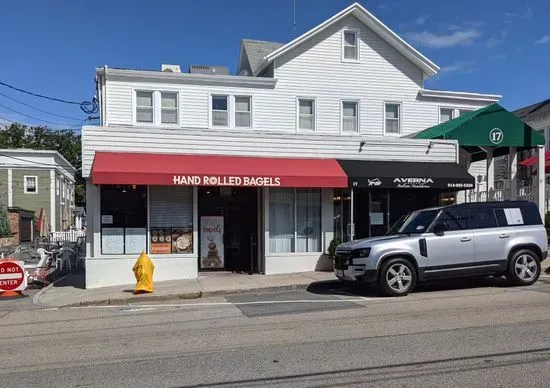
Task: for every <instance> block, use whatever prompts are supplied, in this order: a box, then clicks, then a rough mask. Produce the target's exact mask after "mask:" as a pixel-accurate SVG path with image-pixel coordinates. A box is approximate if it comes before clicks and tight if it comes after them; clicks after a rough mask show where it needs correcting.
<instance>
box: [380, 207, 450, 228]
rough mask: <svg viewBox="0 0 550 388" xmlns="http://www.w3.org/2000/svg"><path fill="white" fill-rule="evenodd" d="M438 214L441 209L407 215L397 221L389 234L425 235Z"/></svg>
mask: <svg viewBox="0 0 550 388" xmlns="http://www.w3.org/2000/svg"><path fill="white" fill-rule="evenodd" d="M438 213H439V209H433V210H424V211H416V212H411V213H407V214H405V215H404V216H403V217H401V218H400V219H399V220H397V222H396V223H395V224H394V225H393V226H392V227H391V229H390V230H389V231H388V233H387V234H401V233H403V234H413V233H424V232H426V230H427V229H428V227H429V226H430V224H431V223H432V222H433V220H434V218H435V217H436V216H437V214H438Z"/></svg>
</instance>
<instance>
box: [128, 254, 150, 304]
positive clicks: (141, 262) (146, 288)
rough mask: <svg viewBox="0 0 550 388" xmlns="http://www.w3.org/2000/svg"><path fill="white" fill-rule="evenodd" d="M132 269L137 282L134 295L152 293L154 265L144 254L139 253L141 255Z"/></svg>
mask: <svg viewBox="0 0 550 388" xmlns="http://www.w3.org/2000/svg"><path fill="white" fill-rule="evenodd" d="M132 269H133V270H134V275H135V277H136V281H137V284H136V288H135V289H134V294H140V293H144V292H153V291H154V290H155V288H154V287H153V271H154V270H155V265H154V264H153V262H152V261H151V259H150V258H149V256H147V254H146V253H145V252H141V255H139V257H138V259H137V261H136V263H135V264H134V267H133V268H132Z"/></svg>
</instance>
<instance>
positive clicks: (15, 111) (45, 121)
mask: <svg viewBox="0 0 550 388" xmlns="http://www.w3.org/2000/svg"><path fill="white" fill-rule="evenodd" d="M0 107H2V108H4V109H7V110H11V111H12V112H14V113H17V114H20V115H22V116H25V117H28V118H29V119H33V120H38V121H42V122H44V123H48V124H53V125H63V126H70V124H67V123H57V122H55V121H48V120H44V119H40V118H38V117H34V116H30V115H28V114H25V113H23V112H19V111H17V110H15V109H12V108H9V107H7V106H5V105H2V104H0Z"/></svg>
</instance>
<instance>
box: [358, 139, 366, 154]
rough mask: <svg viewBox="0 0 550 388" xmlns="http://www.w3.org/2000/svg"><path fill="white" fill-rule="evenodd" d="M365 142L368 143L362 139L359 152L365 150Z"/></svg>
mask: <svg viewBox="0 0 550 388" xmlns="http://www.w3.org/2000/svg"><path fill="white" fill-rule="evenodd" d="M365 144H367V142H366V141H365V140H361V142H360V143H359V152H361V151H363V147H364V146H365Z"/></svg>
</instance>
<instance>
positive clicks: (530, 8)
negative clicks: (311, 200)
mask: <svg viewBox="0 0 550 388" xmlns="http://www.w3.org/2000/svg"><path fill="white" fill-rule="evenodd" d="M351 3H353V1H347V0H296V23H297V26H296V32H297V34H301V33H303V32H305V31H307V30H308V29H310V28H312V27H314V26H315V25H317V24H318V23H321V22H322V21H323V20H325V19H327V18H329V17H330V16H332V15H333V14H335V13H336V12H338V11H340V10H341V9H343V8H345V7H346V6H348V5H349V4H351ZM360 3H361V4H362V5H363V6H365V7H366V8H367V9H369V10H370V11H371V12H372V13H373V14H374V15H375V16H376V17H378V18H379V19H380V20H382V22H383V23H385V24H386V25H387V26H389V27H390V28H392V29H393V30H394V31H396V32H397V33H398V34H400V35H401V36H402V37H404V38H405V39H406V40H407V41H408V42H409V43H411V44H412V45H413V46H414V47H415V48H417V49H418V50H419V51H421V52H422V53H423V54H424V55H426V56H427V57H428V58H430V59H431V60H432V61H434V62H435V63H436V64H438V65H439V66H440V67H441V73H440V74H439V75H438V76H436V77H435V78H434V79H432V80H430V81H428V82H427V84H426V87H428V88H434V89H443V90H456V91H470V92H479V93H495V94H502V95H503V96H504V97H503V99H502V105H503V106H505V107H506V108H507V109H515V108H519V107H522V106H525V105H528V104H531V103H535V102H538V101H541V100H544V99H547V98H550V71H549V70H548V69H549V68H550V65H549V64H550V23H548V16H549V15H550V2H549V1H547V0H528V2H527V3H520V2H518V1H514V0H500V1H496V0H484V1H481V0H462V1H453V2H451V1H442V0H421V1H410V0H371V1H360ZM0 14H1V15H2V23H0V43H1V45H0V47H1V50H2V60H0V81H1V82H5V83H8V84H11V85H14V86H17V87H19V88H22V89H27V90H30V91H33V92H35V93H40V94H45V95H49V96H54V97H57V98H62V99H66V100H71V101H73V100H74V101H83V100H90V99H91V97H92V96H93V95H94V92H95V91H94V82H93V80H94V69H95V67H97V66H101V65H104V64H106V65H108V66H112V67H130V68H139V69H159V68H160V64H161V63H175V64H180V65H182V70H187V68H188V66H189V65H190V64H216V65H225V66H229V67H230V69H231V71H232V72H234V71H235V67H236V65H237V59H238V58H237V57H238V53H239V42H240V40H241V39H242V38H253V39H262V40H273V41H280V42H288V41H289V40H291V39H292V22H293V0H262V1H258V0H232V1H224V0H201V1H198V0H195V1H192V0H180V1H176V0H162V1H154V2H153V1H144V0H133V1H130V0H127V1H122V0H110V1H107V0H94V1H80V0H78V1H77V0H74V1H60V0H48V1H40V0H28V1H24V2H22V1H14V0H3V1H2V2H1V3H0ZM0 93H1V94H0V117H2V118H5V119H11V120H19V121H22V122H24V123H29V124H37V123H40V121H37V120H34V119H30V118H28V117H25V116H22V115H20V114H18V113H15V112H13V111H10V110H8V109H7V108H11V109H13V110H16V111H18V112H21V113H23V114H26V115H30V116H33V117H35V118H39V119H43V120H47V121H51V122H55V123H60V124H63V125H59V124H50V126H52V127H60V126H63V127H69V126H76V127H78V124H79V123H80V120H83V119H85V118H86V117H87V115H86V114H84V113H83V112H82V111H80V109H79V107H78V106H77V105H68V104H61V103H54V102H48V101H45V100H41V99H38V98H35V97H31V96H27V95H25V94H21V93H19V92H16V91H12V90H10V89H7V88H6V87H4V86H1V85H0ZM6 96H8V97H11V98H13V99H16V100H18V101H21V102H23V103H26V104H28V105H31V106H33V107H37V108H39V109H42V110H44V111H48V112H52V113H55V114H59V115H62V116H66V117H71V118H72V119H66V118H61V117H57V116H53V115H49V114H46V113H44V112H40V111H37V110H35V109H32V108H30V107H28V106H25V105H22V104H20V103H18V102H15V101H13V100H10V99H9V98H7V97H6ZM6 107H7V108H6Z"/></svg>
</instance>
